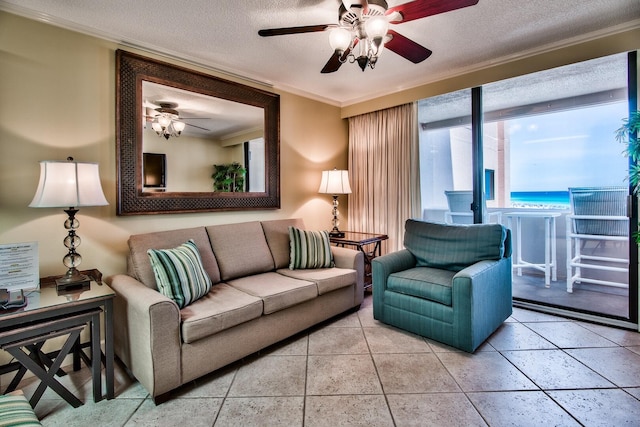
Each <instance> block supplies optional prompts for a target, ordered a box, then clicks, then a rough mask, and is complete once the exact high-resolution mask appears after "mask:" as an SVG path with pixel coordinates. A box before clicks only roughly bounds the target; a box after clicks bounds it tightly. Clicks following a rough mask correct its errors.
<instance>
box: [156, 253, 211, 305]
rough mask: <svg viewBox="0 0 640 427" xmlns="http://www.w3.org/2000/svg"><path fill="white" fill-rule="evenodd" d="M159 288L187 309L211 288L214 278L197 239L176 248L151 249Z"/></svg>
mask: <svg viewBox="0 0 640 427" xmlns="http://www.w3.org/2000/svg"><path fill="white" fill-rule="evenodd" d="M147 254H148V255H149V259H150V260H151V266H152V267H153V273H154V275H155V276H156V282H157V284H158V290H159V291H160V293H161V294H163V295H164V296H166V297H168V298H171V299H172V300H174V301H175V302H176V304H178V307H180V308H184V307H186V306H188V305H189V304H191V303H192V302H194V301H196V300H197V299H199V298H202V297H203V296H205V295H206V294H207V293H209V291H210V290H211V279H210V278H209V275H208V274H207V272H206V271H204V267H203V266H202V259H201V258H200V252H199V251H198V247H197V246H196V244H195V242H194V241H193V240H189V241H188V242H186V243H183V244H182V245H180V246H178V247H176V248H173V249H149V250H148V251H147Z"/></svg>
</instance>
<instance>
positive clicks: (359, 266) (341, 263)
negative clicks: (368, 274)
mask: <svg viewBox="0 0 640 427" xmlns="http://www.w3.org/2000/svg"><path fill="white" fill-rule="evenodd" d="M331 252H332V253H333V261H334V263H335V266H336V267H338V268H349V269H352V270H355V271H356V289H355V304H356V305H358V304H361V303H362V301H363V300H364V254H363V253H362V252H360V251H357V250H355V249H349V248H343V247H340V246H331Z"/></svg>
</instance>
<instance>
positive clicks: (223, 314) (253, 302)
mask: <svg viewBox="0 0 640 427" xmlns="http://www.w3.org/2000/svg"><path fill="white" fill-rule="evenodd" d="M261 315H262V300H261V299H260V298H257V297H254V296H251V295H249V294H247V293H245V292H242V291H239V290H237V289H235V288H233V287H232V286H229V285H227V284H226V283H219V284H217V285H216V286H214V287H213V288H212V289H211V291H210V292H209V293H208V294H207V295H205V296H204V297H202V298H201V299H199V300H198V301H196V302H194V303H193V304H191V305H190V306H188V307H185V308H183V309H182V310H180V317H181V319H182V327H181V329H182V341H184V342H185V343H192V342H194V341H197V340H199V339H201V338H204V337H207V336H209V335H213V334H216V333H218V332H220V331H223V330H225V329H228V328H231V327H233V326H236V325H239V324H240V323H244V322H248V321H249V320H252V319H255V318H257V317H260V316H261Z"/></svg>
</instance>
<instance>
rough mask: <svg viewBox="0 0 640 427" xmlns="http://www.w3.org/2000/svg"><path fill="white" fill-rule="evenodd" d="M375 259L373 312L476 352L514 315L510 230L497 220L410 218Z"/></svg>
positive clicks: (419, 333) (395, 322)
mask: <svg viewBox="0 0 640 427" xmlns="http://www.w3.org/2000/svg"><path fill="white" fill-rule="evenodd" d="M404 246H405V249H403V250H400V251H398V252H393V253H390V254H386V255H383V256H381V257H378V258H375V259H373V261H372V262H371V265H372V269H373V317H374V318H375V319H377V320H379V321H381V322H383V323H386V324H389V325H392V326H396V327H398V328H400V329H404V330H406V331H409V332H413V333H415V334H418V335H421V336H424V337H427V338H430V339H433V340H436V341H439V342H442V343H444V344H447V345H450V346H452V347H456V348H459V349H461V350H464V351H467V352H474V351H475V349H476V348H478V346H479V345H480V344H482V343H483V342H484V340H486V339H487V338H488V337H489V335H491V334H492V333H493V332H494V331H495V330H496V329H497V328H498V327H499V326H500V325H501V324H502V322H504V321H505V320H506V319H507V318H508V317H509V316H510V315H511V312H512V300H511V294H512V293H511V234H510V231H509V230H508V229H507V228H505V227H504V226H502V225H500V224H475V225H446V224H437V223H430V222H422V221H416V220H408V221H407V222H406V223H405V235H404Z"/></svg>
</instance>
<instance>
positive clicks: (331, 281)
mask: <svg viewBox="0 0 640 427" xmlns="http://www.w3.org/2000/svg"><path fill="white" fill-rule="evenodd" d="M276 272H278V273H280V274H282V275H284V276H288V277H293V278H294V279H300V280H306V281H308V282H315V284H316V285H317V286H318V295H324V294H326V293H329V292H331V291H335V290H336V289H340V288H344V287H346V286H350V285H352V284H354V283H356V271H355V270H351V269H347V268H313V269H306V270H290V269H288V268H282V269H279V270H276Z"/></svg>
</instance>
